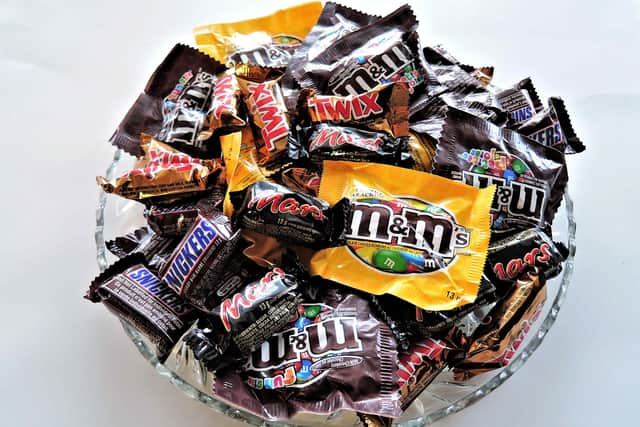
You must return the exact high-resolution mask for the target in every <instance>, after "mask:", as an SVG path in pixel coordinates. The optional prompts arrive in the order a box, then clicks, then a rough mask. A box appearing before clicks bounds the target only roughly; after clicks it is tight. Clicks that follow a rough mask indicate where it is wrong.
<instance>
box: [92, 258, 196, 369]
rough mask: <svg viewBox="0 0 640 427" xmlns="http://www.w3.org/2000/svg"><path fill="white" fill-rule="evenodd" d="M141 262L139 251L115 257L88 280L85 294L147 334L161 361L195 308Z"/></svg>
mask: <svg viewBox="0 0 640 427" xmlns="http://www.w3.org/2000/svg"><path fill="white" fill-rule="evenodd" d="M144 262H145V259H144V256H143V255H142V254H139V253H137V254H133V255H130V256H127V257H125V258H123V259H121V260H119V261H117V262H116V263H115V264H113V265H112V266H111V267H109V268H107V269H106V270H105V271H104V272H103V273H102V274H100V275H99V276H98V277H96V278H95V279H94V280H93V282H91V286H90V287H89V291H88V292H87V295H86V296H85V298H87V299H88V300H90V301H92V302H101V303H102V304H104V305H105V307H107V308H108V309H109V310H110V311H112V312H113V313H114V314H116V315H117V316H118V317H120V318H121V319H123V320H125V321H127V322H128V323H130V324H131V325H132V326H133V327H134V328H136V329H137V330H138V331H139V332H140V333H142V334H143V335H144V336H146V337H147V338H148V339H149V341H151V343H152V344H153V345H154V346H155V348H156V356H157V357H158V359H160V360H161V361H162V360H164V358H165V357H166V356H167V355H168V354H169V352H170V351H171V348H172V347H173V345H174V344H175V343H176V342H177V341H178V339H179V338H180V337H181V336H182V334H183V333H184V332H185V331H186V330H187V329H188V328H189V327H190V326H191V323H192V322H193V321H194V320H195V318H196V316H195V315H196V313H195V312H196V310H195V309H194V308H193V307H191V306H190V305H189V304H187V303H186V302H185V301H184V300H183V299H182V298H180V297H179V296H178V295H177V294H176V293H175V292H173V291H172V290H171V289H170V288H169V287H168V286H167V285H165V284H164V283H162V282H161V281H160V279H158V277H156V276H155V275H154V274H153V273H152V272H151V271H149V269H148V268H147V267H145V265H144Z"/></svg>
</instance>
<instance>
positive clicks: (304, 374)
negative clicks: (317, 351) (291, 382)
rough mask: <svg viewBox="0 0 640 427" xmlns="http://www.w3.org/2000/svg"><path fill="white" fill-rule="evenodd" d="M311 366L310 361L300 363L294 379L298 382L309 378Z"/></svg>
mask: <svg viewBox="0 0 640 427" xmlns="http://www.w3.org/2000/svg"><path fill="white" fill-rule="evenodd" d="M311 365H313V362H311V360H303V361H302V363H301V367H300V371H298V373H296V378H297V379H298V380H299V381H306V380H308V379H309V378H311Z"/></svg>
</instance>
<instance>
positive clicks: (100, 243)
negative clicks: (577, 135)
mask: <svg viewBox="0 0 640 427" xmlns="http://www.w3.org/2000/svg"><path fill="white" fill-rule="evenodd" d="M133 162H134V159H133V158H132V157H130V156H128V155H127V154H124V153H123V152H122V151H121V150H116V152H115V154H114V157H113V160H112V162H111V164H110V165H109V167H108V169H107V171H106V173H105V177H106V178H109V179H110V178H112V177H114V176H118V175H120V174H122V173H124V172H125V171H126V170H128V169H130V168H131V167H132V166H133ZM142 213H143V207H142V205H141V204H140V203H137V202H132V201H128V200H126V199H123V198H120V197H118V196H113V195H108V194H106V193H103V192H101V193H100V197H99V201H98V207H97V210H96V231H95V240H96V247H97V262H98V266H99V268H100V270H101V271H102V270H104V269H105V268H106V267H107V266H108V265H109V264H111V263H112V262H114V261H115V259H116V258H115V257H113V256H112V255H111V254H110V253H108V251H107V250H106V247H105V240H109V239H112V238H114V237H116V236H121V235H124V234H126V233H127V232H129V231H131V230H133V229H135V228H137V227H140V226H143V225H144V224H145V220H144V217H143V215H142ZM575 232H576V223H575V219H574V216H573V203H572V201H571V198H570V197H569V195H568V193H566V194H565V197H564V201H563V203H562V206H561V207H560V209H559V210H558V214H557V215H556V219H555V222H554V231H553V239H554V240H555V241H561V242H564V243H565V244H566V245H567V247H568V248H569V257H568V259H567V261H566V263H565V265H564V269H563V272H562V274H561V275H560V276H559V277H556V278H554V279H552V280H550V281H549V282H548V284H547V286H548V288H547V292H548V297H547V301H546V303H545V306H544V308H543V310H542V313H541V314H540V316H539V317H538V319H537V320H536V322H535V323H534V324H533V325H532V327H531V329H530V331H529V333H528V334H527V336H526V338H525V340H524V342H523V343H522V344H521V345H520V347H519V348H518V351H517V353H516V356H514V358H513V359H512V360H511V363H510V364H509V365H508V366H506V367H504V368H502V369H500V370H496V371H492V372H489V373H487V374H484V375H480V376H477V377H474V378H473V379H471V380H469V381H466V382H457V381H454V379H453V377H452V375H451V373H450V372H443V373H442V374H440V375H439V376H438V377H437V378H436V379H435V381H434V382H433V383H432V384H431V386H429V388H428V389H427V390H426V391H425V392H424V393H423V394H422V396H421V397H420V398H419V399H417V400H416V401H415V402H414V403H413V405H412V406H411V407H410V408H409V409H408V410H407V411H406V413H405V415H404V416H403V417H402V418H401V419H399V420H397V421H396V423H397V425H398V426H402V427H414V426H423V425H429V424H432V423H434V422H435V421H437V420H439V419H441V418H444V417H446V416H448V415H450V414H453V413H456V412H458V411H461V410H463V409H464V408H466V407H468V406H470V405H471V404H473V403H475V402H477V401H479V400H480V399H482V398H483V397H484V396H486V395H487V394H489V393H491V392H492V391H493V390H495V389H496V388H498V387H499V386H500V385H501V384H503V383H504V382H505V381H506V380H507V379H509V378H510V377H511V376H512V375H513V374H514V373H516V372H517V371H518V370H519V369H521V368H522V366H523V365H524V364H525V362H526V361H527V360H528V359H529V358H530V357H531V355H532V354H533V352H534V351H536V349H537V348H538V347H539V346H540V344H541V343H542V341H543V340H544V338H545V336H546V335H547V333H548V332H549V329H550V328H551V326H553V323H554V322H555V320H556V318H557V316H558V313H559V311H560V307H561V306H562V303H563V301H564V299H565V296H566V292H567V288H568V286H569V283H570V280H571V276H572V273H573V265H574V264H573V263H574V254H575V249H576V248H575ZM122 326H123V327H124V330H125V332H126V334H127V335H128V336H129V338H130V339H131V341H132V342H133V343H134V344H135V346H136V347H137V349H138V351H139V352H140V353H141V354H142V356H143V357H144V358H145V359H147V360H148V361H149V363H151V364H152V365H153V366H154V368H155V369H156V371H157V372H158V373H159V374H160V375H161V376H163V377H165V378H167V380H168V381H169V382H171V383H172V384H173V385H175V386H176V387H177V388H178V389H180V390H181V391H182V392H183V393H185V394H186V395H188V396H190V397H191V398H193V399H196V400H199V401H201V402H202V403H204V404H205V405H207V406H208V407H210V408H211V409H213V410H215V411H217V412H219V413H221V414H224V415H226V416H229V417H231V418H235V419H240V420H244V421H246V422H248V423H250V424H253V425H259V426H272V425H273V426H276V425H278V426H287V425H288V424H284V423H271V422H266V421H263V420H262V419H260V418H257V417H255V416H254V415H251V414H248V413H246V412H244V411H242V410H239V409H236V408H233V407H231V406H229V405H227V404H225V403H223V402H220V401H217V400H216V399H214V398H212V397H210V396H208V395H206V394H204V393H202V392H201V391H199V390H198V389H197V388H196V387H195V386H194V385H192V384H190V383H188V382H187V381H185V380H183V379H182V378H180V377H179V376H178V375H176V374H174V373H173V372H171V371H170V370H168V369H167V368H166V367H165V366H163V365H162V364H161V363H160V362H159V361H158V360H157V358H156V357H155V356H154V354H153V351H152V350H151V346H150V345H149V343H148V342H146V341H145V339H144V338H143V337H142V336H141V335H140V334H139V333H138V332H137V331H136V330H135V329H134V328H133V327H131V326H130V325H129V324H127V323H126V322H122ZM355 423H357V419H356V418H354V417H348V416H345V414H343V413H337V414H334V415H332V416H330V417H324V418H322V419H320V418H318V419H315V420H314V421H313V422H312V423H311V424H314V425H318V424H331V425H353V424H355ZM305 425H308V423H306V422H305Z"/></svg>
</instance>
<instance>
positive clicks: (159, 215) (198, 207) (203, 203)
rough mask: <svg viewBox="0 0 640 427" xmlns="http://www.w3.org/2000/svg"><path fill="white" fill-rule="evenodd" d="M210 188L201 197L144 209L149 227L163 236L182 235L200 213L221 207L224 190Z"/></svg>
mask: <svg viewBox="0 0 640 427" xmlns="http://www.w3.org/2000/svg"><path fill="white" fill-rule="evenodd" d="M221 190H222V189H221V188H212V189H211V190H210V191H207V192H206V193H205V195H204V196H203V197H201V198H197V199H193V200H185V201H184V202H181V203H176V204H171V205H170V206H166V205H159V206H151V207H150V208H149V209H147V210H146V211H145V217H146V218H147V222H148V224H149V227H151V229H153V231H154V232H156V233H157V234H159V235H161V236H165V237H183V236H184V234H185V233H186V232H187V230H188V229H189V228H191V225H193V222H194V221H195V220H196V218H197V217H198V214H200V213H205V214H206V213H208V212H212V211H214V210H220V209H221V208H222V202H223V199H224V191H221Z"/></svg>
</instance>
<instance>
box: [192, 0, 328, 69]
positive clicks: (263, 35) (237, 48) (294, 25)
mask: <svg viewBox="0 0 640 427" xmlns="http://www.w3.org/2000/svg"><path fill="white" fill-rule="evenodd" d="M320 12H322V3H321V2H310V3H304V4H301V5H298V6H293V7H290V8H287V9H282V10H278V11H277V12H275V13H273V14H271V15H267V16H263V17H260V18H255V19H249V20H246V21H239V22H230V23H223V24H209V25H200V26H198V27H195V28H194V29H193V33H194V36H195V39H196V44H197V45H198V48H199V49H200V50H201V51H203V52H204V53H207V54H208V55H210V56H212V57H214V58H216V59H218V60H219V61H220V62H223V63H229V64H253V65H262V66H268V67H284V66H286V65H287V64H288V63H289V60H290V59H291V55H292V54H293V52H294V51H295V50H296V49H297V48H298V46H300V44H301V43H302V40H304V38H305V37H306V35H307V33H308V32H309V31H310V30H311V28H313V26H314V25H315V24H316V22H317V21H318V18H319V17H320Z"/></svg>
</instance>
